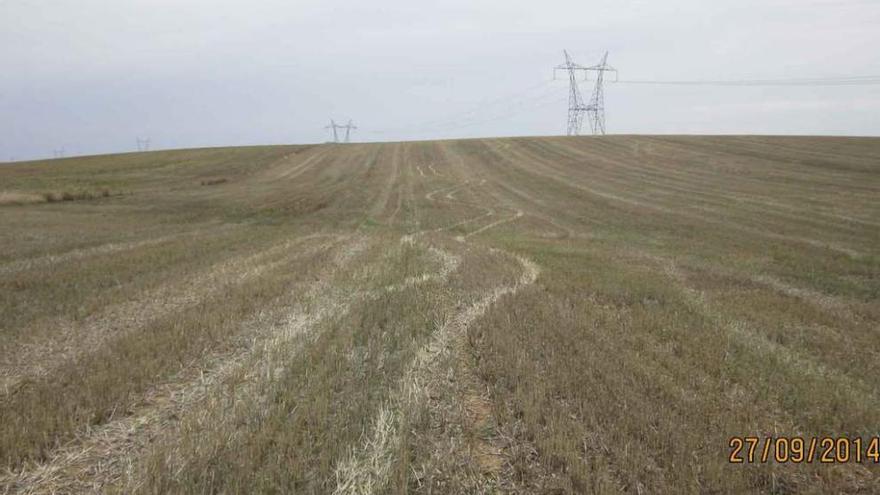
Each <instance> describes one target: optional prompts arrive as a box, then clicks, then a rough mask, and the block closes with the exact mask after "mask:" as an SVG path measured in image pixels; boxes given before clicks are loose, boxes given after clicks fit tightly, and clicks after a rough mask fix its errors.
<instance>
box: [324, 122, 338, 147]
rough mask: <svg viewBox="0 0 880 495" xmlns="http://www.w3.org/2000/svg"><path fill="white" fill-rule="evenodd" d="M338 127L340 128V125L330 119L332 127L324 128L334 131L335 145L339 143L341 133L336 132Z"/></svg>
mask: <svg viewBox="0 0 880 495" xmlns="http://www.w3.org/2000/svg"><path fill="white" fill-rule="evenodd" d="M338 127H339V125H337V124H336V122H335V121H334V120H333V119H330V125H327V126H324V129H333V142H334V143H338V142H339V133H337V132H336V129H337V128H338Z"/></svg>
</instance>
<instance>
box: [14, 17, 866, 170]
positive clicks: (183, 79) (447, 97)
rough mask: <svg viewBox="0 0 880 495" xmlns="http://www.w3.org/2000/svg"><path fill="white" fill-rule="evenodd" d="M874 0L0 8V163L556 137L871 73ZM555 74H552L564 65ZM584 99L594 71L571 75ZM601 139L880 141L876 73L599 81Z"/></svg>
mask: <svg viewBox="0 0 880 495" xmlns="http://www.w3.org/2000/svg"><path fill="white" fill-rule="evenodd" d="M878 47H880V1H878V0H713V1H711V2H709V1H706V0H665V1H663V2H656V1H653V2H652V1H635V0H631V1H623V0H600V1H597V0H572V1H568V0H541V1H536V0H491V1H479V2H478V1H476V0H444V1H442V2H427V1H413V0H409V1H406V0H371V1H364V2H351V1H349V2H343V1H341V0H263V1H256V0H254V1H247V2H245V1H243V0H242V1H232V0H0V68H2V71H0V117H2V118H0V161H2V160H6V159H8V158H12V157H14V158H16V159H19V160H20V159H28V158H44V157H51V156H52V150H53V149H59V148H62V147H63V148H65V149H66V151H67V154H68V155H74V154H88V153H105V152H116V151H129V150H132V149H134V148H135V144H136V142H135V139H136V137H137V136H141V137H149V138H150V139H151V142H152V143H153V146H154V147H157V148H158V147H161V148H179V147H193V146H218V145H242V144H269V143H306V142H320V141H325V140H326V139H327V138H328V134H327V131H325V130H324V129H323V126H324V125H326V124H327V122H328V120H329V119H330V118H334V119H336V120H337V121H347V120H348V119H349V118H351V119H353V120H354V122H355V124H357V125H358V126H359V129H358V130H357V131H356V132H355V134H354V138H355V139H356V140H359V141H383V140H398V139H425V138H444V137H477V136H502V135H505V136H506V135H548V134H561V133H564V131H565V116H566V105H567V103H566V95H567V83H566V81H565V80H564V79H563V78H559V79H557V80H555V81H553V80H552V76H553V71H552V68H553V66H554V65H557V64H559V63H561V62H562V49H563V48H566V49H568V50H569V52H570V53H571V54H572V56H573V57H574V59H575V61H576V62H578V63H580V64H584V65H593V64H595V63H597V62H598V61H599V59H600V58H601V56H602V53H603V52H604V51H605V50H608V51H609V52H610V56H609V63H610V64H611V65H613V66H614V67H616V68H617V69H618V70H619V71H620V75H619V77H620V79H621V80H633V79H652V80H658V79H659V80H681V79H686V80H706V79H713V80H714V79H776V78H812V77H837V76H856V75H877V76H880V51H878ZM560 75H561V74H560ZM582 90H583V92H584V93H585V97H588V96H589V92H590V91H591V85H590V83H587V82H585V83H583V87H582ZM606 107H607V126H608V132H609V133H706V134H716V133H760V134H854V135H874V136H876V135H880V85H873V86H844V87H815V86H809V87H800V86H798V87H709V86H695V87H692V86H687V87H681V86H653V85H647V86H642V85H626V84H617V85H615V84H609V85H607V87H606Z"/></svg>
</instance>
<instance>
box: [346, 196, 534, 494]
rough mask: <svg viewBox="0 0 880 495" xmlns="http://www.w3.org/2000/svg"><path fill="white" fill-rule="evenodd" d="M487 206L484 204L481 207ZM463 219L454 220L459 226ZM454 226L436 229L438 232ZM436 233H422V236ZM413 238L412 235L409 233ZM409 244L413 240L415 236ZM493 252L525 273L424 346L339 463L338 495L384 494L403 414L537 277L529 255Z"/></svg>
mask: <svg viewBox="0 0 880 495" xmlns="http://www.w3.org/2000/svg"><path fill="white" fill-rule="evenodd" d="M466 185H467V184H465V185H462V186H456V187H453V188H452V190H451V191H449V192H448V193H447V195H446V198H450V195H451V194H452V193H453V192H455V191H457V190H459V189H461V188H462V187H464V186H466ZM443 190H449V189H448V188H441V189H438V190H435V191H432V192H430V193H428V194H427V195H426V196H425V198H426V199H428V200H433V197H434V196H435V195H436V194H438V193H440V192H441V191H443ZM481 208H483V207H481ZM522 215H523V213H522V211H517V213H516V214H515V215H514V216H513V217H511V218H505V219H502V220H499V221H496V222H492V223H491V224H489V225H486V226H484V227H482V228H480V229H478V230H476V231H474V232H471V233H470V234H468V235H467V236H459V237H458V238H457V240H459V242H461V243H465V242H466V240H467V237H469V236H472V235H475V234H478V233H481V232H485V231H486V230H489V229H491V228H493V227H495V226H497V225H501V224H502V223H506V222H510V221H513V220H515V219H517V218H520V217H521V216H522ZM460 223H461V222H458V223H455V224H453V226H454V225H459V224H460ZM448 228H451V226H450V227H446V228H441V229H435V230H434V231H438V230H443V229H448ZM428 232H431V231H421V232H420V233H419V234H417V235H421V234H425V233H428ZM409 239H412V237H410V238H409ZM408 242H412V241H411V240H410V241H408ZM489 251H490V252H491V253H493V254H496V255H500V256H505V257H511V258H513V259H515V260H516V261H517V262H518V263H519V264H520V266H521V267H522V274H521V275H520V277H519V279H518V280H517V281H516V282H515V283H514V284H512V285H502V286H498V287H496V288H495V289H493V290H492V291H491V292H489V293H488V294H485V295H484V296H483V297H481V298H479V299H478V300H477V301H476V302H474V303H472V304H471V305H469V306H468V307H467V308H465V309H464V310H462V311H460V312H458V313H457V314H455V315H454V316H453V317H452V318H451V319H450V320H449V321H447V322H446V323H444V324H443V325H442V326H441V327H440V329H438V330H437V331H436V332H434V334H433V335H432V337H431V339H430V341H429V342H428V343H427V344H425V345H424V346H422V347H421V348H420V349H419V350H418V351H417V353H416V355H415V357H414V358H413V360H412V361H411V362H410V364H409V366H408V367H407V369H406V371H405V372H404V374H403V376H402V377H401V379H400V380H399V381H398V383H397V386H396V388H395V390H394V391H393V392H392V394H391V396H390V399H389V400H388V401H387V402H386V403H385V404H384V405H383V406H381V407H380V408H379V411H378V412H377V413H376V416H375V418H374V420H373V422H372V424H373V428H372V431H371V432H370V433H369V434H367V435H365V437H364V440H363V442H362V444H361V445H360V446H358V447H357V448H356V449H354V450H352V452H351V453H350V455H349V456H348V457H347V458H345V459H343V460H342V461H341V462H339V464H338V465H337V467H336V488H335V490H334V492H333V493H334V494H338V495H341V494H352V493H354V494H372V493H377V492H381V491H382V490H383V489H384V488H385V486H386V484H387V482H388V480H389V478H390V474H391V469H392V464H393V461H394V456H395V454H396V453H397V452H399V449H400V443H401V441H402V436H401V428H403V421H404V418H406V417H409V416H412V415H414V414H415V413H416V412H417V411H418V409H419V408H420V407H422V406H423V405H424V404H425V403H426V401H427V399H428V391H429V389H430V388H431V386H432V385H431V383H432V381H433V380H436V379H437V376H438V374H439V373H438V371H439V370H438V368H439V366H440V363H441V362H443V360H444V359H445V358H446V357H447V356H449V355H450V354H452V353H455V352H456V350H455V347H456V345H457V344H459V343H460V342H461V340H462V339H464V338H465V335H466V332H467V329H468V327H469V326H470V325H471V324H472V323H473V322H474V321H476V320H477V319H478V318H480V317H481V316H482V315H483V314H485V312H486V310H487V309H488V308H489V307H491V306H492V305H493V304H495V303H496V302H497V301H498V300H499V299H500V298H502V297H505V296H508V295H513V294H515V293H517V292H518V291H519V290H520V289H522V288H523V287H525V286H528V285H531V284H533V283H534V282H535V280H537V278H538V274H539V273H540V269H539V268H538V266H537V265H536V264H535V263H533V262H532V261H530V260H528V259H526V258H525V257H522V256H518V255H515V254H513V253H510V252H507V251H504V250H501V249H497V248H489Z"/></svg>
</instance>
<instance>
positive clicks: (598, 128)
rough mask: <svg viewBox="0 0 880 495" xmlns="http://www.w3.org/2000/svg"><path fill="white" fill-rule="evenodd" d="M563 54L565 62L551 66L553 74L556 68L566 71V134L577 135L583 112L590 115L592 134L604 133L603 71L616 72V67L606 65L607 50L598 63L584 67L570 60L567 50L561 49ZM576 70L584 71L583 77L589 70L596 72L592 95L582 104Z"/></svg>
mask: <svg viewBox="0 0 880 495" xmlns="http://www.w3.org/2000/svg"><path fill="white" fill-rule="evenodd" d="M562 53H564V54H565V63H564V64H561V65H557V66H556V67H554V68H553V75H554V77H555V76H556V71H557V70H566V71H568V125H567V129H566V134H568V135H569V136H577V135H578V134H580V132H581V125H582V124H583V122H584V114H585V113H586V114H587V115H589V116H590V118H589V121H590V131H592V133H593V135H604V134H605V87H604V83H605V73H606V72H614V73H615V74H616V73H617V69H615V68H613V67H611V66H610V65H608V52H605V56H604V57H602V62H600V63H599V65H594V66H592V67H584V66H583V65H578V64H576V63H574V62H572V60H571V57H570V56H569V55H568V51H567V50H563V51H562ZM577 71H583V72H584V78H586V77H587V74H588V73H589V72H590V71H594V72H596V73H597V76H596V85H595V86H594V87H593V96H592V98H590V103H589V104H587V105H584V101H583V99H582V98H581V92H580V90H579V89H578V84H577V83H578V81H577Z"/></svg>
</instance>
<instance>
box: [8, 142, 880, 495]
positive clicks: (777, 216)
mask: <svg viewBox="0 0 880 495" xmlns="http://www.w3.org/2000/svg"><path fill="white" fill-rule="evenodd" d="M0 232H2V235H0V343H2V345H0V493H7V492H8V493H67V492H84V491H86V492H87V491H95V492H102V493H254V492H272V493H292V492H295V493H404V492H412V493H495V492H509V493H637V494H648V493H752V492H757V493H829V492H843V493H878V492H880V467H878V465H876V464H872V463H869V462H863V463H855V462H849V463H838V464H832V465H828V464H821V463H818V462H814V463H803V464H794V463H774V462H769V463H767V464H762V463H755V464H730V463H729V462H728V456H729V454H730V448H729V445H728V441H729V438H730V437H731V436H745V435H757V436H765V435H772V436H801V437H807V438H809V437H811V436H819V435H834V436H842V435H845V436H849V437H851V438H855V437H862V438H866V439H867V438H870V437H873V436H876V435H878V434H880V139H873V138H795V137H791V138H782V137H676V136H667V137H651V136H641V137H635V136H633V137H630V136H614V137H603V138H510V139H483V140H462V141H437V142H408V143H384V144H351V145H334V144H325V145H315V146H270V147H269V146H267V147H246V148H215V149H194V150H180V151H159V152H150V153H136V154H135V153H133V154H124V155H108V156H99V157H83V158H69V159H62V160H52V161H45V162H27V163H18V164H8V165H3V166H0Z"/></svg>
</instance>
